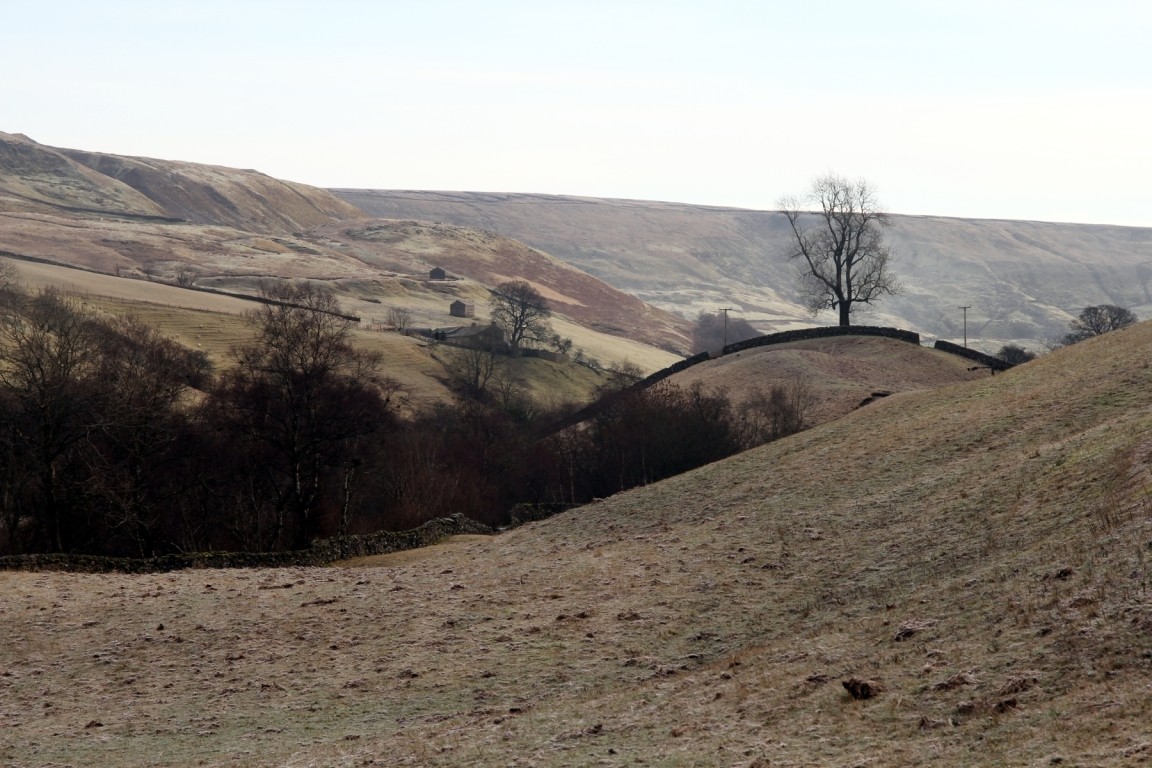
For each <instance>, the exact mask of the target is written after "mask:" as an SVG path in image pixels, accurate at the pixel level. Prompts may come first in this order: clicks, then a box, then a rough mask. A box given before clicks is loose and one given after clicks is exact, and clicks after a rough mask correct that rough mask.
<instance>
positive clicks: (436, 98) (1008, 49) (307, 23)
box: [0, 0, 1152, 226]
mask: <svg viewBox="0 0 1152 768" xmlns="http://www.w3.org/2000/svg"><path fill="white" fill-rule="evenodd" d="M0 11H2V13H0V68H2V69H0V71H2V72H3V76H2V77H0V131H7V132H14V133H24V134H27V135H28V136H29V137H31V138H33V139H35V140H37V141H39V142H41V143H44V144H49V145H53V146H63V147H74V148H79V149H88V150H95V151H102V152H111V153H116V154H126V155H141V156H148V157H160V158H166V159H176V160H189V161H195V162H202V163H212V164H217V165H227V166H235V167H242V168H256V169H258V170H260V171H263V172H265V173H268V174H270V175H272V176H276V177H279V178H284V179H289V180H293V181H300V182H305V183H308V184H314V185H317V186H340V187H372V188H385V189H439V190H479V191H500V192H545V193H557V194H574V195H592V196H603V197H625V198H639V199H650V200H669V201H679V202H689V203H701V204H712V205H732V206H740V207H747V208H774V207H775V206H776V202H777V200H778V199H779V198H780V197H781V196H782V195H784V194H789V193H799V192H803V191H805V190H806V189H807V187H808V186H809V184H810V182H811V180H812V178H813V177H815V176H816V175H819V174H821V173H824V172H827V171H835V172H837V173H839V174H841V175H844V176H847V177H865V178H867V179H868V180H870V181H871V182H872V183H873V184H874V185H875V186H876V188H877V190H878V191H879V195H880V198H881V201H882V202H883V203H884V204H885V205H886V207H887V208H888V209H889V210H891V211H893V212H895V213H909V214H940V215H949V216H965V217H995V218H1011V219H1038V220H1045V221H1075V222H1090V223H1114V224H1130V225H1140V226H1152V183H1150V180H1152V3H1149V2H1147V1H1146V0H1139V1H1137V0H1131V1H1130V2H1124V1H1122V0H1085V1H1084V2H1061V0H1043V1H1041V0H1038V1H1036V2H1013V0H996V1H989V2H984V0H956V1H950V2H944V1H943V0H939V1H937V0H919V1H917V2H913V1H912V0H909V1H908V2H898V1H896V0H877V1H875V2H867V1H865V0H855V1H854V2H838V1H837V0H825V2H821V3H814V2H806V1H805V0H792V2H773V1H766V2H738V1H737V0H707V1H706V0H697V1H696V2H679V1H678V0H663V1H661V2H656V1H655V0H652V1H650V2H649V1H647V0H611V1H606V2H601V1H600V0H566V1H565V2H551V1H550V0H534V1H531V2H529V1H524V2H520V1H518V0H485V1H483V2H463V1H460V2H453V1H451V0H402V1H401V0H380V1H377V2H369V1H368V0H323V2H322V1H321V0H310V1H309V2H291V1H286V0H274V1H273V0H267V1H264V0H204V1H202V2H164V1H163V0H147V2H144V1H141V2H125V1H123V0H103V1H102V2H88V0H84V1H83V2H81V1H79V0H76V1H72V2H69V1H65V2H53V0H40V2H35V3H34V2H30V1H22V0H0Z"/></svg>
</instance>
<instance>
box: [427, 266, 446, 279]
mask: <svg viewBox="0 0 1152 768" xmlns="http://www.w3.org/2000/svg"><path fill="white" fill-rule="evenodd" d="M428 279H429V280H447V279H448V273H447V272H445V271H444V268H443V267H433V268H432V269H431V270H429V272H428Z"/></svg>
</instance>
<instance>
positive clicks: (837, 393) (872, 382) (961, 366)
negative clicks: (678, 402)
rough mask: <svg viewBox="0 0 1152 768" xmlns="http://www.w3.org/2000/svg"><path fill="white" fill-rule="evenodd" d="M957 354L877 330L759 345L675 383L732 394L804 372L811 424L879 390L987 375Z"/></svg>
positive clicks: (676, 376)
mask: <svg viewBox="0 0 1152 768" xmlns="http://www.w3.org/2000/svg"><path fill="white" fill-rule="evenodd" d="M974 365H975V364H974V363H973V362H972V361H971V360H966V359H964V358H962V357H959V356H957V355H951V354H948V353H947V352H941V351H939V350H935V349H930V348H928V347H923V346H918V345H915V344H909V343H908V342H906V341H898V340H896V339H890V338H884V337H873V336H847V337H837V338H828V339H811V340H808V341H793V342H788V343H785V344H772V345H768V346H763V347H753V348H751V349H746V350H744V351H742V352H736V353H733V354H729V355H724V356H723V357H719V358H717V359H715V360H708V361H707V362H704V363H700V364H698V365H694V366H692V367H691V368H688V369H686V370H684V371H681V372H680V373H676V374H673V375H672V376H671V377H669V381H671V382H672V383H673V384H677V385H680V386H684V387H688V386H691V385H693V384H695V383H696V382H699V383H700V384H702V385H703V386H704V387H705V388H706V389H720V388H723V389H726V390H728V392H729V393H730V394H731V396H732V398H733V399H734V400H737V401H740V400H744V399H746V398H747V397H748V396H749V395H750V394H751V393H752V392H754V391H756V390H760V391H762V392H768V391H769V390H770V389H771V388H772V387H773V386H774V385H783V386H787V385H788V384H789V383H790V382H792V381H793V380H795V379H797V378H799V379H800V380H801V381H803V382H804V383H805V385H806V386H807V388H808V390H809V392H810V394H811V397H812V408H811V411H810V412H809V414H808V418H807V423H808V424H810V425H811V424H823V423H824V422H826V421H832V420H833V419H837V418H840V417H841V416H844V415H845V414H848V413H850V412H852V411H854V410H855V409H856V408H858V407H860V404H861V403H862V402H865V401H867V400H872V399H873V395H874V393H887V394H889V395H891V394H895V393H898V392H911V391H915V390H921V389H934V388H937V387H945V386H948V385H950V384H956V383H959V382H962V381H974V380H976V379H983V378H987V377H988V375H989V372H988V371H987V370H985V369H974Z"/></svg>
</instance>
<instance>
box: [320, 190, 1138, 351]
mask: <svg viewBox="0 0 1152 768" xmlns="http://www.w3.org/2000/svg"><path fill="white" fill-rule="evenodd" d="M333 191H334V192H335V193H336V194H337V195H339V196H340V197H342V198H343V199H345V200H347V201H348V202H350V203H353V204H355V205H356V206H358V207H360V208H361V209H363V210H365V211H367V212H369V213H370V214H372V215H375V216H387V217H404V218H420V219H429V220H437V221H445V222H451V223H453V224H458V225H461V226H469V227H479V228H483V229H489V230H492V231H494V232H499V233H500V234H502V235H506V236H508V237H514V238H516V239H518V240H523V241H524V242H526V243H529V244H530V245H533V246H535V247H537V248H541V249H543V250H545V251H547V252H548V253H551V254H553V255H554V256H556V257H558V258H561V259H563V260H565V261H567V262H568V263H570V264H572V265H574V266H577V267H579V268H580V269H583V270H585V271H587V272H589V273H591V274H593V275H596V276H597V277H600V278H602V279H603V280H605V281H607V282H608V283H610V284H612V285H614V286H616V287H617V288H621V289H623V290H625V291H628V292H630V293H632V294H635V295H636V296H639V297H640V298H642V299H644V300H645V301H648V302H650V303H652V304H655V305H656V306H659V307H663V308H665V309H670V310H674V311H677V312H681V313H684V314H686V315H688V316H694V315H695V314H696V313H697V312H700V311H709V312H714V311H715V310H716V308H717V307H726V306H732V307H736V308H738V309H739V311H740V312H741V313H742V316H743V317H745V318H746V319H748V320H751V321H752V322H753V323H754V324H755V325H757V327H759V328H761V329H762V330H765V331H770V330H782V329H785V328H789V327H794V326H797V325H807V324H810V323H811V322H812V321H811V319H810V317H809V316H808V315H807V313H806V312H805V311H804V310H803V309H802V308H801V307H800V306H799V305H798V304H796V303H795V295H794V282H793V277H792V276H793V268H792V265H790V264H788V263H787V261H786V260H785V259H784V255H785V253H786V249H787V248H788V247H789V245H790V244H789V232H788V225H787V221H786V220H785V218H784V216H783V215H782V214H777V213H773V212H769V211H751V210H742V209H735V208H717V207H706V206H691V205H680V204H675V203H660V202H648V201H637V200H608V199H595V198H581V197H563V196H552V195H530V194H489V193H479V192H475V193H472V192H413V191H401V190H396V191H392V190H352V189H342V190H333ZM786 191H788V190H781V192H786ZM889 235H890V240H891V243H892V247H893V252H894V254H895V261H894V270H895V272H896V274H897V276H898V277H899V278H900V279H901V281H902V282H903V283H904V284H905V288H906V290H905V292H904V294H903V295H902V296H898V297H894V298H890V299H886V300H885V301H884V302H882V303H881V304H880V305H878V307H877V308H876V309H875V310H874V311H870V312H868V313H862V314H860V315H859V316H858V317H857V319H856V321H855V322H858V323H861V324H868V325H886V326H895V327H899V328H908V329H911V330H915V331H918V332H921V333H925V334H929V335H933V336H938V337H941V338H947V339H952V340H956V341H959V340H960V339H961V337H962V336H963V325H962V322H963V318H962V314H961V312H960V311H959V310H958V309H957V307H958V306H960V305H968V306H971V309H970V310H969V313H968V335H969V338H970V339H972V340H974V341H975V345H976V346H977V347H979V348H981V349H983V350H984V351H988V352H991V351H995V350H996V349H998V348H999V347H1000V345H1001V344H1003V343H1005V342H1009V341H1015V342H1020V343H1024V344H1025V345H1030V346H1032V347H1034V348H1035V347H1038V346H1039V342H1042V341H1043V340H1045V339H1049V338H1058V337H1060V336H1063V334H1064V333H1066V332H1067V325H1068V321H1069V320H1071V319H1072V318H1073V317H1075V316H1076V315H1077V314H1079V312H1080V310H1082V309H1083V308H1084V307H1086V306H1089V305H1094V304H1116V305H1119V306H1125V307H1129V308H1131V309H1134V310H1136V311H1137V313H1138V314H1140V316H1141V317H1148V316H1150V315H1152V293H1150V290H1149V288H1150V281H1152V268H1150V267H1149V264H1152V229H1146V228H1136V227H1114V226H1096V225H1088V224H1049V223H1040V222H1026V221H996V220H980V219H953V218H945V217H933V216H893V217H892V227H891V229H890V231H889ZM822 322H828V323H831V322H834V321H833V320H832V319H831V318H830V317H829V318H822Z"/></svg>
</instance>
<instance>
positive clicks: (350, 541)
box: [0, 515, 494, 573]
mask: <svg viewBox="0 0 1152 768" xmlns="http://www.w3.org/2000/svg"><path fill="white" fill-rule="evenodd" d="M462 533H478V534H491V533H494V531H493V530H492V529H491V528H489V527H488V526H486V525H484V524H482V523H478V522H476V521H475V520H471V519H469V518H467V517H464V516H463V515H452V517H442V518H437V519H435V520H429V521H428V522H426V523H424V524H423V525H421V526H420V527H419V528H413V529H412V530H409V531H380V532H378V533H369V534H365V535H363V536H336V537H333V538H331V539H320V540H318V541H316V542H313V544H312V546H311V547H310V548H308V549H301V550H295V551H292V552H193V553H189V554H180V555H162V556H160V557H149V558H139V559H137V558H125V557H101V556H99V555H61V554H50V555H10V556H8V557H0V570H9V571H72V572H75V573H112V572H119V573H164V572H168V571H179V570H184V569H186V568H285V567H289V566H321V565H328V564H330V563H334V562H336V561H337V560H346V559H348V558H351V557H367V556H369V555H383V554H387V553H389V552H401V551H404V550H407V549H417V548H419V547H426V546H429V545H431V544H435V543H436V542H438V541H441V540H443V539H445V538H447V537H449V536H455V535H457V534H462Z"/></svg>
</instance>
